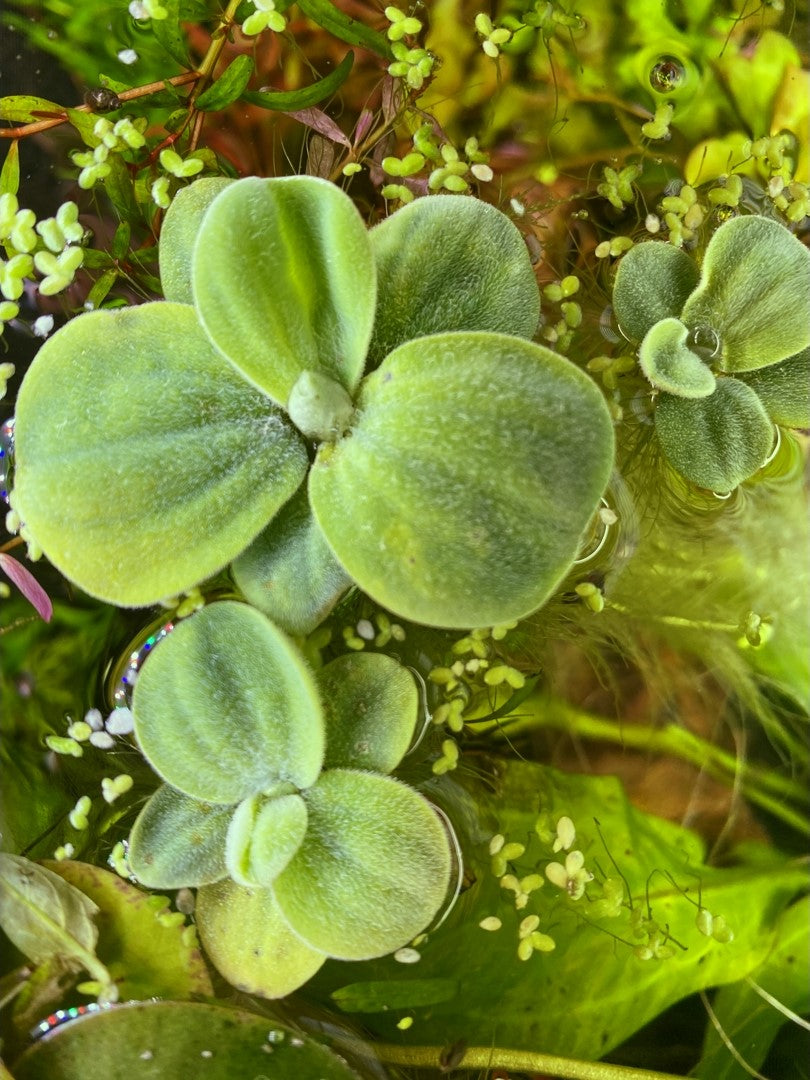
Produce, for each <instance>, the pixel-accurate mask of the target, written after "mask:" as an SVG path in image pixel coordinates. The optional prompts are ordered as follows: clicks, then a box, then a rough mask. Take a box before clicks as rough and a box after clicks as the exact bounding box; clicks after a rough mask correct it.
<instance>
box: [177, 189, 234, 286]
mask: <svg viewBox="0 0 810 1080" xmlns="http://www.w3.org/2000/svg"><path fill="white" fill-rule="evenodd" d="M232 183H233V180H229V179H228V178H227V177H225V176H205V177H203V178H202V180H196V181H195V182H194V183H193V184H189V186H188V187H185V188H181V189H180V190H179V191H178V192H177V194H176V195H175V197H174V199H172V204H171V206H170V207H169V209H168V210H167V211H166V217H165V218H164V220H163V227H162V228H161V230H160V281H161V284H162V286H163V295H164V296H165V297H166V299H167V300H176V301H177V302H178V303H180V304H191V303H193V295H192V292H191V255H192V252H193V251H194V244H195V242H196V240H197V233H198V232H199V231H200V224H201V223H202V219H203V217H204V216H205V212H206V210H207V209H208V207H209V206H210V205H211V203H212V202H213V201H214V199H215V198H216V197H217V195H219V193H220V191H222V190H223V189H224V188H226V187H227V186H228V185H229V184H232Z"/></svg>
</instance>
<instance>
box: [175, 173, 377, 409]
mask: <svg viewBox="0 0 810 1080" xmlns="http://www.w3.org/2000/svg"><path fill="white" fill-rule="evenodd" d="M192 287H193V291H194V302H195V304H196V307H197V310H198V313H199V317H200V319H201V321H202V323H203V326H204V328H205V330H206V332H207V334H208V335H209V337H210V339H211V341H212V342H213V343H214V344H215V345H216V347H217V348H218V349H219V350H220V351H221V352H222V354H223V355H224V356H226V357H227V358H228V359H229V360H230V361H231V362H232V363H233V364H234V365H235V366H236V367H237V368H238V369H239V371H241V372H242V373H243V374H244V375H245V376H246V377H247V378H248V379H250V381H251V382H253V383H254V384H255V385H256V386H259V387H261V389H263V390H264V391H265V392H266V393H267V394H269V395H270V396H271V397H272V398H273V399H274V400H275V401H276V402H278V404H280V405H286V404H287V400H288V398H289V395H290V391H291V390H292V388H293V386H294V385H295V383H296V381H297V379H298V378H299V376H300V375H301V373H302V372H304V371H316V372H320V373H321V374H322V375H325V376H328V377H329V378H331V379H333V380H334V381H335V382H336V383H338V384H339V385H340V386H342V387H343V388H344V389H345V390H347V391H348V392H349V393H352V392H353V391H354V389H355V388H356V386H357V383H358V381H359V379H360V376H361V374H362V371H363V365H364V363H365V358H366V350H367V347H368V342H369V338H370V336H371V324H372V320H373V318H374V302H375V297H376V275H375V270H374V260H373V257H372V253H371V245H370V243H369V239H368V235H367V233H366V228H365V225H364V224H363V221H362V219H361V217H360V215H359V214H358V212H357V210H356V209H355V207H354V205H353V203H352V201H351V199H349V197H348V196H347V195H345V194H344V193H343V192H342V191H341V190H340V189H339V188H337V187H335V186H334V185H333V184H330V183H328V182H327V181H326V180H321V179H319V178H317V177H312V176H291V177H283V178H281V179H278V178H276V179H272V180H265V179H259V178H256V177H251V178H248V179H245V180H241V181H239V182H238V183H236V184H231V185H230V186H229V187H228V188H226V189H225V190H224V191H222V192H221V193H220V194H219V195H218V196H217V198H216V199H215V200H214V202H213V203H212V204H211V206H210V207H209V209H208V211H207V212H206V214H205V216H204V219H203V222H202V226H201V228H200V231H199V234H198V237H197V242H196V244H195V246H194V256H193V270H192Z"/></svg>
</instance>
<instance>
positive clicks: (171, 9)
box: [149, 0, 190, 68]
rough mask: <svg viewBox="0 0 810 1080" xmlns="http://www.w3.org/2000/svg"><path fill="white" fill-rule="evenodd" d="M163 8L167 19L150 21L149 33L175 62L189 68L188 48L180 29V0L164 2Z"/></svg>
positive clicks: (164, 0) (166, 0)
mask: <svg viewBox="0 0 810 1080" xmlns="http://www.w3.org/2000/svg"><path fill="white" fill-rule="evenodd" d="M163 7H165V9H166V13H167V14H166V18H165V19H150V21H149V31H150V33H152V34H154V35H155V38H156V40H157V41H159V42H160V44H161V45H162V46H163V48H164V49H165V50H166V52H167V53H168V54H169V56H171V58H172V59H173V60H176V61H177V63H178V64H180V65H181V67H184V68H185V67H188V66H189V63H190V61H189V58H188V47H187V46H186V39H185V36H184V34H183V31H182V30H181V29H180V0H163Z"/></svg>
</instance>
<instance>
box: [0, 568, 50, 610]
mask: <svg viewBox="0 0 810 1080" xmlns="http://www.w3.org/2000/svg"><path fill="white" fill-rule="evenodd" d="M0 570H2V571H3V573H4V574H5V575H6V577H7V578H8V579H9V581H12V582H13V583H14V584H15V585H16V586H17V588H18V589H19V590H20V592H21V593H22V594H23V596H24V597H25V599H26V600H28V602H29V603H31V604H33V606H34V607H35V608H36V609H37V612H38V614H39V615H41V616H42V618H43V619H44V620H45V622H50V621H51V616H52V615H53V604H52V603H51V599H50V597H49V596H48V594H47V593H46V592H45V590H44V589H43V588H42V586H41V585H40V583H39V582H38V581H37V579H36V578H35V577H34V575H33V574H32V573H31V571H30V570H26V568H25V567H24V566H23V564H22V563H20V562H17V560H16V559H14V558H12V557H11V555H6V554H5V553H4V552H0Z"/></svg>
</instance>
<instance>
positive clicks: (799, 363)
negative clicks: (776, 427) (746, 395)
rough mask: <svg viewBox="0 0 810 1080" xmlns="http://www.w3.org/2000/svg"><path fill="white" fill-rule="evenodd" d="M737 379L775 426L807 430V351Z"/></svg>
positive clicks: (809, 355)
mask: <svg viewBox="0 0 810 1080" xmlns="http://www.w3.org/2000/svg"><path fill="white" fill-rule="evenodd" d="M740 378H742V380H743V381H744V382H745V383H747V384H748V386H750V387H751V389H752V390H753V391H754V392H755V393H756V395H757V397H758V398H759V400H760V401H761V402H762V404H763V405H764V407H765V412H766V413H767V414H768V416H770V418H771V420H773V422H774V423H775V424H782V425H783V426H784V427H792V428H808V427H810V348H807V349H803V350H802V351H801V352H800V353H797V354H796V355H795V356H791V357H789V358H788V359H787V360H783V361H782V362H781V363H780V364H771V366H770V367H766V368H760V369H759V371H750V372H747V373H746V374H744V375H741V376H740Z"/></svg>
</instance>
